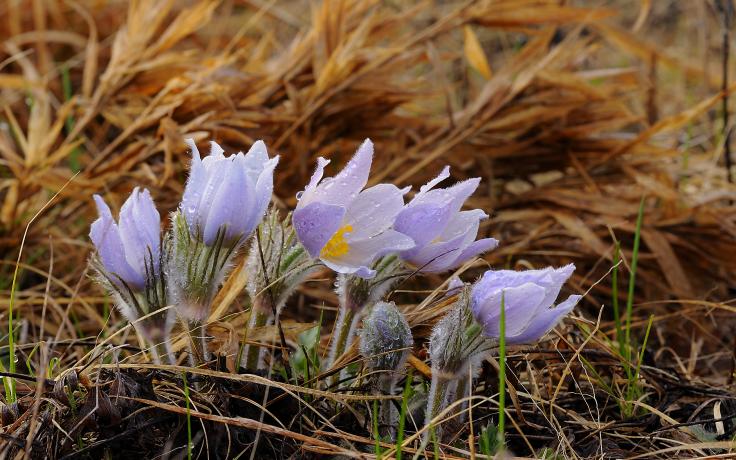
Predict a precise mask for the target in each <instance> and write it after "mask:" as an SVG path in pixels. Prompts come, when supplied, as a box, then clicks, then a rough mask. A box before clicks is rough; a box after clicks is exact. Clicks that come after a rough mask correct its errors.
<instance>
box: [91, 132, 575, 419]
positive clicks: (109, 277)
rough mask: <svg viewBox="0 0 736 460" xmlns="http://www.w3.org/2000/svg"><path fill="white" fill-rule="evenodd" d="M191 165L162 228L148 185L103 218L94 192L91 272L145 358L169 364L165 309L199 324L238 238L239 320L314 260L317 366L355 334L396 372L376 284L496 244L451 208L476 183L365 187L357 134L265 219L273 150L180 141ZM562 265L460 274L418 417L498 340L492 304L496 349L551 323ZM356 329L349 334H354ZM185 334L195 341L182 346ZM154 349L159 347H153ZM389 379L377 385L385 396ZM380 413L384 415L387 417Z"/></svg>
mask: <svg viewBox="0 0 736 460" xmlns="http://www.w3.org/2000/svg"><path fill="white" fill-rule="evenodd" d="M187 143H188V145H189V147H190V148H191V150H192V165H191V171H190V175H189V179H188V181H187V184H186V188H185V190H184V195H183V198H182V202H181V205H180V206H179V208H178V209H177V210H176V211H175V212H174V213H172V215H171V226H170V228H169V229H168V230H167V231H166V232H165V233H164V234H163V236H162V233H161V218H160V215H159V213H158V211H157V210H156V207H155V205H154V202H153V200H152V199H151V195H150V194H149V192H148V191H147V190H140V189H138V188H136V189H135V190H133V192H132V194H131V195H130V197H129V198H128V199H127V201H126V202H125V203H124V204H123V206H122V208H121V210H120V216H119V219H118V221H117V222H116V221H115V219H114V217H113V215H112V213H111V211H110V209H109V207H108V206H107V205H106V204H105V202H104V201H103V200H102V198H101V197H99V196H97V195H96V196H95V197H94V198H95V202H96V204H97V208H98V211H99V218H98V219H97V220H96V221H95V222H94V223H93V224H92V227H91V231H90V237H91V239H92V242H93V243H94V245H95V247H96V249H97V251H96V257H94V258H93V262H94V264H95V267H96V268H97V271H98V273H99V277H98V279H99V280H100V282H101V283H102V284H103V285H104V286H105V287H106V288H107V289H108V290H109V291H110V292H111V294H112V295H113V297H114V300H115V302H116V304H117V305H118V307H119V309H120V311H121V312H122V313H123V314H124V315H125V317H126V318H127V319H128V320H129V321H130V322H131V323H132V324H133V325H134V326H135V328H136V330H137V331H139V333H140V335H141V336H142V337H143V338H144V339H145V340H147V341H148V342H149V343H150V345H151V346H152V349H154V350H157V351H158V353H157V354H156V355H155V358H156V359H158V360H161V359H163V358H164V357H168V358H169V359H170V360H173V356H172V353H171V350H170V349H167V348H166V347H167V346H168V344H169V343H170V340H169V335H170V333H171V330H172V327H173V325H174V323H175V318H176V316H177V314H178V316H179V317H180V318H181V319H182V320H184V322H185V324H186V325H188V327H189V328H190V330H195V329H197V328H199V329H200V330H201V336H202V337H205V334H204V325H203V323H204V322H205V320H206V319H207V317H208V314H209V310H210V308H211V303H212V301H213V298H214V297H215V295H216V294H217V292H218V289H219V288H220V286H221V284H222V282H223V280H224V278H225V276H226V275H227V272H228V270H229V268H230V266H231V262H232V258H233V256H234V254H236V253H237V252H238V250H239V249H240V248H241V247H242V246H243V245H244V244H245V243H246V242H247V241H248V240H249V239H251V235H252V234H254V233H256V237H254V238H252V241H253V242H252V247H251V250H250V252H249V256H248V257H249V260H248V262H247V263H248V265H247V269H248V279H249V281H248V288H247V292H248V295H249V296H250V299H251V305H252V309H251V319H250V326H252V327H258V326H262V325H265V324H267V323H268V322H269V321H272V320H273V319H274V317H275V316H276V315H278V314H279V312H280V310H281V308H283V306H284V304H285V302H286V300H287V299H288V297H289V295H290V294H291V293H292V292H293V291H294V290H295V289H296V287H297V286H298V285H299V283H300V282H301V281H302V280H303V279H304V278H305V277H306V276H307V275H308V274H309V273H310V272H311V271H312V270H313V269H314V268H315V267H317V266H318V265H319V264H320V263H321V264H323V265H325V266H327V267H329V268H330V269H332V270H334V271H335V272H336V273H337V274H338V284H337V285H338V293H339V297H340V311H339V315H338V318H337V324H336V326H335V329H334V331H335V332H334V334H335V336H334V337H333V339H332V341H331V349H330V354H329V359H328V362H327V365H328V367H329V366H332V365H334V364H335V363H336V361H337V360H338V359H339V357H340V356H341V355H342V354H343V352H344V350H345V349H346V347H347V346H348V345H350V344H351V342H352V341H353V339H354V338H355V337H357V336H358V334H360V337H361V351H362V353H363V354H364V355H366V357H367V358H371V357H375V356H380V358H371V359H369V360H368V361H367V363H368V366H369V367H373V368H375V369H377V370H384V371H390V372H393V373H395V372H397V371H399V370H400V369H401V368H402V367H403V365H404V361H405V359H406V354H407V353H408V348H409V347H410V346H411V344H412V338H411V330H410V328H409V326H408V323H407V322H406V319H405V318H404V317H403V314H402V313H401V312H400V311H399V310H398V309H397V308H396V306H395V305H393V304H390V303H385V302H381V299H382V297H383V296H384V295H385V293H386V292H387V290H388V289H389V288H390V287H391V286H392V285H393V284H394V283H395V281H396V280H397V279H399V278H401V277H402V276H406V275H408V274H411V273H428V272H433V273H436V272H443V271H448V270H451V269H454V268H457V267H459V266H461V265H462V264H464V263H466V262H469V261H471V260H472V259H474V258H475V257H477V256H478V255H480V254H482V253H483V252H486V251H489V250H491V249H493V248H495V247H496V246H497V244H498V242H497V241H496V240H495V239H493V238H483V239H478V240H476V237H477V234H478V229H479V225H480V222H481V221H482V220H483V219H486V218H487V217H488V215H487V214H486V213H485V212H483V211H482V210H480V209H473V210H468V211H463V210H462V207H463V205H464V203H465V201H466V200H467V199H468V198H469V197H470V196H471V195H472V194H473V193H474V191H475V190H476V188H477V187H478V185H479V183H480V179H479V178H474V179H469V180H465V181H462V182H459V183H456V184H455V185H452V186H450V187H447V188H437V185H438V184H439V183H440V182H442V181H444V180H445V179H447V178H448V177H449V176H450V173H449V167H446V168H445V169H444V170H443V171H442V172H441V173H440V174H439V175H438V176H437V177H436V178H434V179H432V180H431V181H430V182H428V183H427V184H426V185H424V186H422V187H421V188H420V190H419V191H418V192H417V193H416V194H415V195H414V197H413V198H412V199H411V201H409V202H408V203H405V201H404V196H405V195H406V194H407V193H408V192H409V189H410V188H409V187H407V188H404V189H400V188H398V187H396V186H395V185H392V184H378V185H375V186H372V187H369V188H365V186H366V184H367V182H368V176H369V172H370V168H371V163H372V159H373V144H372V143H371V142H370V141H369V140H366V141H365V142H363V144H362V145H361V146H360V147H359V148H358V151H357V152H356V154H355V155H354V157H353V158H352V159H351V160H350V161H349V162H348V164H347V165H346V166H345V167H344V169H343V170H342V171H340V172H339V173H338V174H337V175H335V176H334V177H328V178H323V174H324V168H325V166H327V164H328V163H329V161H328V160H326V159H324V158H319V159H318V161H317V168H316V170H315V172H314V174H313V175H312V177H311V179H310V181H309V183H308V184H307V186H306V188H305V189H304V191H303V192H300V194H299V195H298V196H297V198H298V204H297V206H296V209H295V210H294V212H293V215H290V216H287V217H286V219H283V220H282V219H280V218H279V217H278V215H277V214H276V213H273V212H272V213H271V214H270V215H268V216H267V217H265V218H264V216H266V214H267V210H268V205H269V203H270V201H271V196H272V192H273V174H274V169H275V168H276V166H277V164H278V159H279V158H278V156H276V157H273V158H269V155H268V152H267V150H266V146H265V144H264V143H263V142H261V141H258V142H256V143H255V144H254V145H253V146H252V147H251V149H250V150H249V151H248V153H246V154H245V155H244V154H243V153H238V154H236V155H231V156H225V155H224V152H223V149H222V148H220V146H219V145H217V144H216V143H214V142H212V143H211V152H210V154H209V156H207V157H206V158H204V159H201V157H200V154H199V151H198V150H197V147H196V145H195V143H194V141H193V140H191V139H189V140H187ZM573 271H574V266H573V265H568V266H565V267H562V268H559V269H554V268H546V269H543V270H527V271H511V270H489V271H487V272H486V273H485V274H484V275H483V276H482V278H481V279H480V280H478V281H477V282H475V283H474V284H472V285H465V284H462V283H460V282H459V281H458V282H457V283H455V285H454V286H453V289H452V290H451V292H455V293H457V296H456V298H457V300H456V301H455V306H454V307H453V309H452V310H451V311H450V312H449V313H448V315H447V316H446V317H445V318H444V319H442V320H441V321H440V323H439V324H438V325H437V326H436V328H435V330H434V331H433V334H432V336H431V341H430V358H431V361H432V367H433V375H436V376H437V380H438V381H437V383H436V385H435V382H433V386H432V390H431V392H430V397H429V405H428V416H430V415H433V414H435V413H437V412H436V411H437V409H438V408H439V407H441V406H443V405H444V404H446V402H447V401H448V398H449V397H451V396H450V395H451V393H452V392H453V389H452V385H451V384H449V383H448V382H451V381H453V380H454V379H456V378H457V376H459V375H461V374H462V372H463V369H466V368H467V365H474V364H475V367H476V368H477V367H478V366H477V364H478V363H477V362H476V361H477V360H478V359H479V358H482V357H483V356H484V355H485V353H487V352H488V351H489V350H491V349H492V348H493V347H494V346H495V344H496V343H497V341H498V339H499V335H500V328H499V317H500V312H501V308H502V305H503V308H504V311H505V319H506V322H505V338H506V343H509V344H520V343H531V342H535V341H537V340H539V339H540V338H541V337H542V336H544V335H545V334H546V333H547V332H549V330H550V329H552V328H553V327H554V326H555V325H556V324H557V323H558V322H559V321H560V320H561V318H563V317H564V316H565V315H566V314H567V313H569V312H570V311H571V310H572V308H573V307H574V306H575V305H576V303H577V302H578V300H579V298H580V297H579V296H570V297H569V298H568V299H567V300H565V301H564V302H562V303H561V304H559V305H557V306H556V307H554V303H555V301H556V299H557V297H558V294H559V292H560V289H561V287H562V285H563V284H564V283H565V282H566V280H567V279H568V278H569V277H570V276H571V274H572V272H573ZM361 323H362V328H361ZM193 342H194V341H193ZM206 345H207V344H206V343H200V344H199V345H196V344H193V347H192V350H191V351H192V356H194V355H197V356H196V357H197V358H199V359H206V357H207V347H206ZM162 347H163V348H162ZM259 362H260V351H259V350H258V348H257V347H251V349H249V350H247V351H246V352H245V353H244V354H243V355H242V360H241V361H240V363H241V364H242V365H243V366H245V367H246V368H253V367H258V366H259ZM393 383H394V378H393V377H389V378H388V379H386V378H383V379H382V380H381V381H380V382H378V383H377V388H381V389H382V390H381V391H392V389H393ZM389 418H390V417H389Z"/></svg>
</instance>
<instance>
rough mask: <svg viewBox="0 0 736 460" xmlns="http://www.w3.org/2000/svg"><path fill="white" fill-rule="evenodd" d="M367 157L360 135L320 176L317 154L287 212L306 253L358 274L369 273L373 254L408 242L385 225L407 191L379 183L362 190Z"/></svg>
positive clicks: (390, 222)
mask: <svg viewBox="0 0 736 460" xmlns="http://www.w3.org/2000/svg"><path fill="white" fill-rule="evenodd" d="M372 159H373V143H372V142H371V141H370V140H369V139H366V140H365V142H363V144H362V145H361V146H360V147H359V148H358V151H357V152H356V153H355V156H354V157H353V158H352V159H351V160H350V162H349V163H348V164H347V165H346V166H345V168H344V169H343V170H342V171H340V173H339V174H338V175H337V176H335V177H330V178H327V179H324V180H322V175H323V172H324V168H325V166H326V165H327V164H328V163H329V161H328V160H325V159H324V158H319V159H318V160H317V169H316V171H315V172H314V174H313V175H312V178H311V180H310V181H309V184H308V185H307V187H306V188H305V189H304V192H303V193H302V194H301V195H300V196H299V203H298V204H297V206H296V210H295V211H294V216H293V224H294V229H295V230H296V234H297V237H298V238H299V241H300V242H301V243H302V245H304V247H305V248H306V249H307V252H309V254H310V255H311V256H312V257H315V258H320V259H321V260H322V262H323V263H324V264H325V265H327V266H328V267H330V268H331V269H333V270H335V271H336V272H338V273H344V274H355V275H356V276H359V277H362V278H372V277H373V276H375V274H376V272H375V270H373V269H371V268H370V266H371V264H372V263H373V261H374V260H375V259H376V258H378V257H380V256H382V255H385V254H388V253H390V252H395V251H403V250H407V249H410V248H411V247H413V246H414V243H413V242H412V240H411V238H409V237H408V236H406V235H404V234H402V233H399V232H397V231H396V230H394V229H392V228H391V226H392V225H393V223H394V219H395V218H396V215H397V214H398V213H399V212H400V211H401V209H402V208H403V206H404V199H403V196H404V194H405V193H406V192H407V191H408V189H403V190H401V189H399V188H397V187H396V186H395V185H391V184H379V185H376V186H373V187H370V188H368V189H365V190H363V187H365V184H366V182H368V173H369V172H370V169H371V161H372Z"/></svg>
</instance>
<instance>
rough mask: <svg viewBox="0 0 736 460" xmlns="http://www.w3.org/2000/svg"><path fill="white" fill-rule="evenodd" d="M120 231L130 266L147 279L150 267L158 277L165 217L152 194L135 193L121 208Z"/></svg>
mask: <svg viewBox="0 0 736 460" xmlns="http://www.w3.org/2000/svg"><path fill="white" fill-rule="evenodd" d="M118 229H119V231H120V238H121V240H122V242H123V247H124V248H125V258H126V260H127V261H128V263H129V264H130V266H131V267H132V268H133V269H134V270H135V271H136V272H137V273H141V274H143V275H145V274H146V266H147V265H148V266H149V267H152V268H153V270H154V274H156V273H157V272H156V271H157V270H158V268H159V264H158V260H159V255H160V253H161V217H160V216H159V213H158V210H157V209H156V205H155V204H154V203H153V199H152V198H151V194H150V192H149V191H148V190H143V191H141V190H140V188H138V187H136V188H135V189H134V190H133V193H131V194H130V197H129V198H128V199H127V200H126V201H125V203H123V207H122V208H120V223H119V225H118ZM149 251H150V252H149ZM151 262H153V264H151Z"/></svg>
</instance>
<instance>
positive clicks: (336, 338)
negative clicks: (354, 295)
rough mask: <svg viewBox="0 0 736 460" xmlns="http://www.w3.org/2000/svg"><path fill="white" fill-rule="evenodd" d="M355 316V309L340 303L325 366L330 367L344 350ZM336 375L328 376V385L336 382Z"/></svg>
mask: <svg viewBox="0 0 736 460" xmlns="http://www.w3.org/2000/svg"><path fill="white" fill-rule="evenodd" d="M354 318H355V310H354V309H353V308H350V307H347V306H345V305H344V304H343V305H340V312H339V313H338V315H337V321H336V322H335V330H334V332H333V334H334V335H333V337H332V343H331V344H330V354H329V356H328V359H327V366H328V368H331V367H332V366H334V365H335V361H337V359H338V358H339V357H340V356H341V355H342V354H343V353H344V352H345V346H346V344H347V343H348V338H349V336H350V331H351V330H352V328H353V319H354ZM336 380H337V376H332V377H331V378H330V382H329V384H330V385H333V384H334V383H336Z"/></svg>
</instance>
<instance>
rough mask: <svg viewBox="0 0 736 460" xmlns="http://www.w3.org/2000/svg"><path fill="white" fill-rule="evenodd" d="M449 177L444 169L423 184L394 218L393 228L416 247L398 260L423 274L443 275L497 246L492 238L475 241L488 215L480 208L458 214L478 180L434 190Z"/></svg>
mask: <svg viewBox="0 0 736 460" xmlns="http://www.w3.org/2000/svg"><path fill="white" fill-rule="evenodd" d="M448 177H450V167H449V166H447V167H445V169H443V170H442V172H441V173H440V174H439V175H438V176H437V177H436V178H434V179H432V180H431V181H429V182H428V183H427V184H425V185H423V186H422V187H421V189H420V190H419V193H417V194H416V195H415V196H414V198H413V199H412V200H411V201H410V202H409V203H408V204H407V205H406V207H405V208H404V209H403V210H402V211H401V212H400V213H399V215H398V216H397V217H396V222H395V224H394V228H395V229H396V230H397V231H399V232H401V233H403V234H406V235H409V236H410V237H411V238H412V240H414V243H415V246H414V247H413V248H411V249H408V250H406V251H402V252H401V257H402V258H403V259H404V260H406V261H407V262H409V263H411V264H413V265H415V266H416V267H417V268H419V269H420V270H421V271H422V272H442V271H446V270H450V269H453V268H456V267H458V266H460V265H462V264H464V263H465V262H467V261H468V260H470V259H472V258H473V257H476V256H478V255H479V254H481V253H483V252H486V251H490V250H491V249H494V248H495V247H496V246H497V245H498V241H497V240H496V239H494V238H483V239H480V240H477V241H476V240H475V237H476V236H477V234H478V227H479V225H480V221H481V220H483V219H486V218H487V217H488V215H487V214H486V213H485V212H483V211H482V210H480V209H473V210H470V211H461V210H460V209H461V208H462V206H463V203H464V202H465V200H467V199H468V197H469V196H470V195H472V194H473V192H475V189H477V188H478V184H479V183H480V179H479V178H473V179H468V180H466V181H462V182H459V183H457V184H455V185H453V186H452V187H448V188H441V189H434V190H433V188H434V186H435V185H437V184H438V183H440V182H442V181H443V180H445V179H447V178H448Z"/></svg>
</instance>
